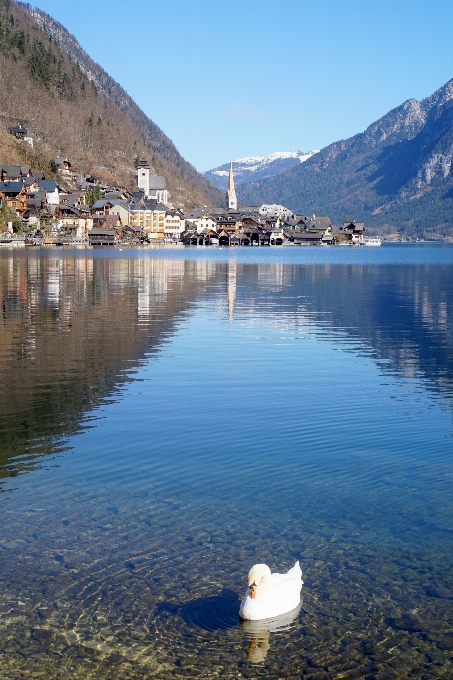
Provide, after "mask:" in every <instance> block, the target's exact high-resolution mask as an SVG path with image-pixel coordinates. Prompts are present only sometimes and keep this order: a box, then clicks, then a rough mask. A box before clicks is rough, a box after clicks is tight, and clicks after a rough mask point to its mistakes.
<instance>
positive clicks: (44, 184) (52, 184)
mask: <svg viewBox="0 0 453 680" xmlns="http://www.w3.org/2000/svg"><path fill="white" fill-rule="evenodd" d="M38 186H39V188H40V189H41V191H47V192H49V193H52V192H53V191H55V189H56V188H57V183H56V181H55V180H54V179H40V180H39V183H38Z"/></svg>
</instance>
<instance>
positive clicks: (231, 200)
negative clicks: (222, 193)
mask: <svg viewBox="0 0 453 680" xmlns="http://www.w3.org/2000/svg"><path fill="white" fill-rule="evenodd" d="M226 204H227V208H228V210H237V209H238V199H237V197H236V191H235V190H234V177H233V161H230V174H229V175H228V189H227V192H226Z"/></svg>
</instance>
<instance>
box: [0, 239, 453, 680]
mask: <svg viewBox="0 0 453 680" xmlns="http://www.w3.org/2000/svg"><path fill="white" fill-rule="evenodd" d="M452 264H453V247H452V246H440V245H438V244H433V245H428V244H424V245H420V246H416V245H410V246H401V245H400V246H389V247H384V246H383V247H381V248H375V249H374V248H369V249H367V248H364V249H355V248H354V249H352V248H351V249H348V248H336V249H327V248H326V249H323V248H308V249H303V248H302V249H298V248H288V249H266V248H255V249H248V250H247V249H238V250H235V251H233V250H228V249H212V250H210V249H208V248H203V249H202V248H200V249H195V248H194V249H178V248H175V249H156V250H149V249H148V250H144V249H137V250H124V251H122V252H119V251H117V250H115V251H107V252H106V251H91V250H80V251H71V250H67V251H48V252H46V251H33V252H27V253H18V252H17V251H14V252H12V251H2V252H0V294H1V296H2V316H1V321H0V368H1V376H2V380H1V390H0V399H1V409H0V489H1V491H2V493H0V513H1V529H0V678H16V677H27V676H28V677H41V676H43V677H44V676H47V677H48V678H52V679H53V678H77V679H78V678H81V679H82V678H93V679H94V678H96V680H97V679H104V678H105V679H106V680H107V679H112V680H113V679H115V680H116V679H123V678H162V679H163V678H192V677H193V678H214V677H219V678H240V677H244V678H258V677H266V678H275V679H278V678H296V677H304V678H317V679H320V678H323V679H325V678H329V679H333V678H368V679H371V678H379V679H384V678H434V677H443V678H451V677H453V661H452V659H453V559H452V558H453V529H452V526H453V522H452V520H453V508H452V492H451V489H452V481H453V460H452V454H453V445H452V444H453V439H452V435H453V427H452V403H453V402H452V397H453V390H452V379H453V335H452V331H453V268H452ZM296 559H299V560H300V562H301V565H302V568H303V571H304V581H305V585H304V588H303V603H302V607H301V609H300V611H299V612H298V613H297V612H296V615H295V616H293V617H289V618H288V617H287V618H286V619H285V618H284V619H283V620H281V621H277V622H274V623H273V624H272V625H269V626H265V625H261V624H244V623H242V624H241V623H240V621H239V619H238V609H239V600H240V598H241V597H242V595H243V592H244V589H245V578H246V574H247V572H248V569H249V568H250V566H251V565H252V564H254V563H255V562H258V561H260V562H262V561H263V562H267V563H268V564H269V566H270V567H271V568H272V569H273V570H286V569H288V568H289V567H290V566H292V564H293V563H294V562H295V560H296Z"/></svg>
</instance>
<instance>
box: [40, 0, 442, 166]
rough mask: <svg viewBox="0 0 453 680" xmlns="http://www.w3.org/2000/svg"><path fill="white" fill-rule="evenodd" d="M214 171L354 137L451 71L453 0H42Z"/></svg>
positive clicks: (197, 161)
mask: <svg viewBox="0 0 453 680" xmlns="http://www.w3.org/2000/svg"><path fill="white" fill-rule="evenodd" d="M32 4H35V5H36V6H38V7H40V8H41V9H43V10H44V11H46V12H48V13H49V14H51V15H52V16H53V17H54V18H55V19H57V20H59V21H61V23H63V24H64V25H65V26H66V28H67V29H68V30H69V31H70V32H71V33H73V34H74V35H75V36H76V38H77V39H78V41H79V42H80V43H81V45H82V47H83V48H84V49H85V50H86V51H87V52H88V53H89V54H90V56H91V57H92V58H93V59H94V60H95V61H97V62H99V63H100V64H101V65H102V66H103V67H104V68H105V70H106V71H107V72H108V73H109V74H110V75H111V76H113V77H114V78H115V79H116V80H117V81H118V82H119V83H121V85H122V86H123V87H124V88H125V89H126V91H127V92H128V93H129V94H130V95H131V96H132V97H133V98H134V99H135V101H136V102H137V103H138V104H139V105H140V106H141V108H142V109H143V110H144V111H145V113H146V114H147V115H148V116H149V117H150V118H151V119H152V120H153V121H154V122H155V123H157V124H158V125H159V126H160V127H161V128H162V130H163V131H164V132H165V133H166V134H167V135H168V136H169V137H170V139H172V141H173V142H174V143H175V145H176V146H177V148H178V149H179V151H180V152H181V153H182V155H183V156H184V157H185V158H186V159H187V160H188V161H190V162H191V163H193V164H194V165H195V167H196V168H197V170H200V171H205V170H208V169H210V168H212V167H215V166H217V165H220V164H221V163H224V162H226V161H228V160H229V159H230V158H240V157H243V156H252V155H263V154H267V153H272V152H273V151H294V150H301V151H308V150H310V149H316V148H318V149H319V148H322V147H324V146H326V145H327V144H330V143H331V142H334V141H337V140H338V139H343V138H346V137H350V136H351V135H353V134H356V133H357V132H361V131H362V130H364V129H365V128H366V127H367V126H368V125H369V124H370V123H372V122H373V121H375V120H377V119H378V118H379V117H381V116H382V115H384V114H385V113H387V111H389V110H390V109H392V108H393V107H395V106H398V105H399V104H401V103H402V102H403V101H405V100H406V99H409V98H415V99H422V98H423V97H426V96H428V95H430V94H432V93H433V92H434V91H435V90H436V89H437V88H438V87H440V86H441V85H443V84H444V83H445V82H447V81H448V80H450V78H453V59H452V57H453V40H452V39H451V31H452V27H453V2H452V1H451V0H398V1H396V0H377V1H374V0H307V1H306V0H292V1H289V2H288V1H286V0H278V1H275V0H128V2H124V0H89V1H87V0H34V2H32Z"/></svg>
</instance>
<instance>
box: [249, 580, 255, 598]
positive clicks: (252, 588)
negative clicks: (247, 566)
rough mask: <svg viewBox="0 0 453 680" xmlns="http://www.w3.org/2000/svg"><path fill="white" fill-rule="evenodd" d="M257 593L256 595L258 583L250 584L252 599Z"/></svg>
mask: <svg viewBox="0 0 453 680" xmlns="http://www.w3.org/2000/svg"><path fill="white" fill-rule="evenodd" d="M255 595H256V585H255V584H254V583H253V584H252V585H251V586H250V597H251V598H252V600H253V599H254V598H255Z"/></svg>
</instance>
